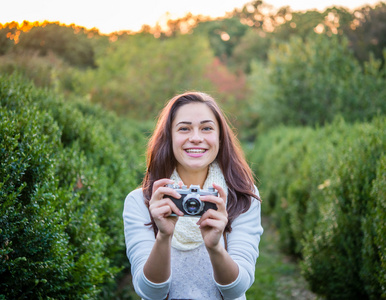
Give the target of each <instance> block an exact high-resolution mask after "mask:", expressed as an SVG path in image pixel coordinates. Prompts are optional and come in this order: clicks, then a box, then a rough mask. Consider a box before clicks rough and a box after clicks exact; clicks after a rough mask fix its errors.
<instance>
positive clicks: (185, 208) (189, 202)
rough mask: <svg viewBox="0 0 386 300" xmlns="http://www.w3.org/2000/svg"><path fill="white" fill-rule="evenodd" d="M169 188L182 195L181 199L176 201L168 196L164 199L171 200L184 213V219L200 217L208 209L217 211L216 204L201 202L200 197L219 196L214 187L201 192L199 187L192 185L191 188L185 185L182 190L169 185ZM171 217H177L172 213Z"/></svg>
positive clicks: (176, 186)
mask: <svg viewBox="0 0 386 300" xmlns="http://www.w3.org/2000/svg"><path fill="white" fill-rule="evenodd" d="M167 187H170V188H172V189H174V190H176V191H177V193H179V194H180V195H181V198H180V199H175V198H173V197H171V196H168V195H166V196H164V198H170V199H171V200H172V201H173V202H174V203H175V204H176V205H177V207H178V209H179V210H180V211H182V212H183V213H184V215H183V216H184V217H200V216H202V215H203V214H204V213H205V212H206V211H207V210H208V209H214V210H217V205H216V204H215V203H212V202H204V201H201V200H200V196H206V195H213V196H218V192H217V191H216V190H215V189H214V188H212V187H210V188H208V189H207V190H201V189H200V186H199V185H191V186H190V187H189V188H188V187H187V186H186V185H184V186H182V187H181V188H180V187H179V186H178V185H172V184H168V185H167ZM171 216H177V215H176V214H175V213H172V214H171Z"/></svg>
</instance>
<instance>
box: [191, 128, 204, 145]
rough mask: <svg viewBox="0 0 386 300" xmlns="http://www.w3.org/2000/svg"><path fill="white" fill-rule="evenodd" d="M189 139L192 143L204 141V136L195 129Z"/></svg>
mask: <svg viewBox="0 0 386 300" xmlns="http://www.w3.org/2000/svg"><path fill="white" fill-rule="evenodd" d="M189 141H190V142H191V143H201V142H202V141H203V138H202V137H201V135H200V133H199V131H198V130H194V131H193V133H192V135H191V136H190V137H189Z"/></svg>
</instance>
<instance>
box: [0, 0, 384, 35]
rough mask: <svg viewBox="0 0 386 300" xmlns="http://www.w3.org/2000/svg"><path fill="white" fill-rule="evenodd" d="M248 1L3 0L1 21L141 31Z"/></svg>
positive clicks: (308, 5)
mask: <svg viewBox="0 0 386 300" xmlns="http://www.w3.org/2000/svg"><path fill="white" fill-rule="evenodd" d="M248 2H251V1H248V0H108V1H106V0H65V1H64V0H18V1H12V0H0V23H2V24H4V23H7V22H11V21H16V22H19V23H22V22H23V21H24V20H27V21H30V22H34V21H44V20H48V21H59V22H60V23H64V24H67V25H69V24H72V23H75V24H76V25H79V26H83V27H86V28H88V29H91V28H94V27H96V28H98V29H99V31H100V32H101V33H104V34H108V33H111V32H114V31H119V30H132V31H139V30H140V29H141V27H142V25H144V24H147V25H150V26H154V25H155V24H156V23H157V21H159V20H160V19H161V18H164V17H165V15H166V13H169V14H170V16H171V17H172V18H179V17H183V16H184V15H185V14H186V13H188V12H191V13H192V14H193V15H199V14H201V15H204V16H211V17H222V16H224V15H225V13H226V12H230V11H232V10H233V9H234V8H241V7H243V5H244V4H246V3H248ZM379 2H380V0H377V1H374V0H298V1H285V0H265V1H264V3H266V4H271V5H273V7H275V8H280V7H282V6H287V5H288V6H290V7H291V8H292V10H295V11H299V10H309V9H318V10H324V9H325V8H326V7H331V6H333V5H335V6H343V7H346V8H348V9H354V8H357V7H360V6H362V5H365V4H370V5H373V4H376V3H379Z"/></svg>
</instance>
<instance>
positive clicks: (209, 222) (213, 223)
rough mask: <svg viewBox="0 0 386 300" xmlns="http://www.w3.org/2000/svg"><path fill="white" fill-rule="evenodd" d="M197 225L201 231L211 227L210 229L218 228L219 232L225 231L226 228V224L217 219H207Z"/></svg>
mask: <svg viewBox="0 0 386 300" xmlns="http://www.w3.org/2000/svg"><path fill="white" fill-rule="evenodd" d="M197 225H198V226H199V228H200V229H203V228H205V227H210V228H216V229H217V230H218V231H219V232H220V231H221V232H222V231H224V228H225V224H224V222H222V221H220V220H216V219H206V220H204V221H202V222H201V223H200V224H197Z"/></svg>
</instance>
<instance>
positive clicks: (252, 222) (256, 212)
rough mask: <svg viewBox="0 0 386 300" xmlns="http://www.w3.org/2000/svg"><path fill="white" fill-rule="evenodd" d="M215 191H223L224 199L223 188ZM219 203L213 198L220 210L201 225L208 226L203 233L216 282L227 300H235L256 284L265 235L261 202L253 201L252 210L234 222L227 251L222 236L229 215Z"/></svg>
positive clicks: (206, 217)
mask: <svg viewBox="0 0 386 300" xmlns="http://www.w3.org/2000/svg"><path fill="white" fill-rule="evenodd" d="M215 188H216V189H217V190H219V197H220V198H224V197H223V195H222V192H221V191H220V189H221V188H220V189H219V187H215ZM256 192H258V191H257V190H256ZM207 200H209V197H208V199H207ZM217 201H218V199H214V198H212V199H210V202H216V204H217V207H218V210H217V211H210V210H209V211H208V215H204V216H203V218H202V219H201V220H200V222H199V224H200V223H201V227H203V226H204V225H205V227H204V228H202V229H201V232H202V234H203V237H204V241H205V245H206V248H207V250H208V253H209V256H210V259H211V262H212V267H213V276H214V280H215V283H216V285H217V286H218V288H219V290H220V291H221V293H222V294H223V296H224V298H225V299H234V298H238V297H240V296H242V295H243V294H244V293H245V292H246V291H247V290H248V288H249V287H250V286H251V285H252V283H253V282H254V273H255V263H256V259H257V257H258V254H259V250H258V245H259V241H260V235H261V234H262V232H263V229H262V227H261V221H260V202H259V201H258V200H256V199H252V203H251V207H250V209H249V210H248V211H247V212H245V213H243V214H241V215H240V216H239V217H237V218H236V219H235V221H234V222H233V224H232V232H231V233H230V234H229V235H228V242H227V246H228V252H227V251H226V250H225V249H224V247H223V246H222V245H221V243H219V242H218V240H219V234H220V232H221V234H222V232H223V226H224V227H225V225H224V223H223V222H224V221H222V218H223V217H224V216H225V217H226V214H225V213H224V211H223V208H222V203H221V202H217ZM209 212H210V213H209ZM204 217H205V218H204ZM226 220H227V218H226ZM225 224H226V223H225Z"/></svg>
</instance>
